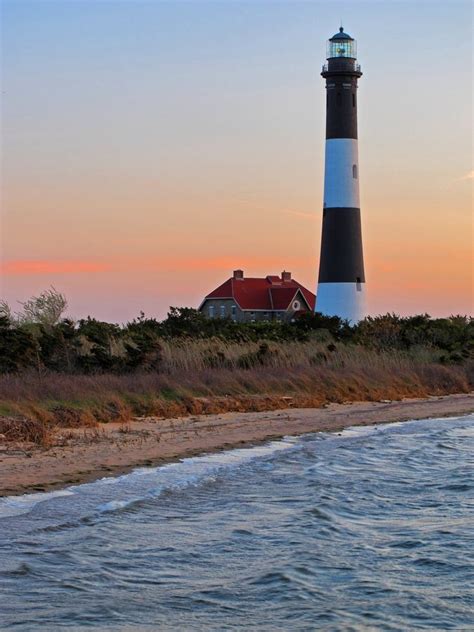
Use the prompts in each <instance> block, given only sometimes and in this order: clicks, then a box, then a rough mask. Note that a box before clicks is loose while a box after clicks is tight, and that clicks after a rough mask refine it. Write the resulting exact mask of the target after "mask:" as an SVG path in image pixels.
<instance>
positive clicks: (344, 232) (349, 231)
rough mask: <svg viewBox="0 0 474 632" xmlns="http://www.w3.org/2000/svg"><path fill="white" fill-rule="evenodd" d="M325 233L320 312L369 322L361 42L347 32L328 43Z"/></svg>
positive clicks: (320, 279) (321, 263) (324, 74)
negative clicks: (364, 239)
mask: <svg viewBox="0 0 474 632" xmlns="http://www.w3.org/2000/svg"><path fill="white" fill-rule="evenodd" d="M321 75H322V76H323V77H324V78H325V79H326V99H327V100H326V161H325V173H324V208H323V232H322V239H321V258H320V263H319V279H318V290H317V294H316V311H317V312H322V313H323V314H325V315H328V316H340V317H341V318H346V319H348V320H350V321H351V322H352V323H356V322H357V321H359V320H361V319H362V318H364V316H365V315H366V314H365V276H364V257H363V252H362V231H361V222H360V202H359V161H358V151H357V80H358V79H359V77H361V76H362V72H361V71H360V66H359V65H358V64H357V63H356V42H355V40H354V39H353V38H352V37H351V36H350V35H347V33H344V29H343V28H342V26H341V28H340V29H339V33H336V35H334V36H333V37H331V39H330V40H329V41H328V48H327V63H326V64H325V65H324V66H323V71H322V73H321Z"/></svg>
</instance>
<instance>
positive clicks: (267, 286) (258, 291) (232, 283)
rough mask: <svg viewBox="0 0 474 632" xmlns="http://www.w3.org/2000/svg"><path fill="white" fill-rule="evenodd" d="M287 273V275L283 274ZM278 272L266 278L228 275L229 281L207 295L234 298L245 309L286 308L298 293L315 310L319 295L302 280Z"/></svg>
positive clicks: (283, 309)
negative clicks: (302, 282) (301, 281)
mask: <svg viewBox="0 0 474 632" xmlns="http://www.w3.org/2000/svg"><path fill="white" fill-rule="evenodd" d="M282 276H283V275H282ZM289 276H290V275H289V273H286V278H285V280H282V278H280V277H278V276H267V277H265V278H264V279H252V278H235V274H234V277H231V278H230V279H227V281H225V283H223V284H222V285H220V286H219V287H218V288H216V289H215V290H214V291H213V292H211V293H210V294H208V295H207V296H206V298H205V299H204V300H206V299H209V298H221V299H233V300H234V301H235V303H236V304H237V305H238V306H239V307H240V308H241V309H244V310H265V311H272V310H278V311H285V310H287V309H288V308H289V307H290V305H291V303H292V301H293V300H294V299H295V298H297V294H299V295H300V298H301V296H302V297H303V299H304V301H305V302H306V303H307V306H308V309H310V310H311V311H313V310H314V305H315V302H316V296H315V295H314V294H313V293H312V292H310V291H309V290H307V289H306V288H305V287H303V286H302V285H301V284H300V283H298V281H295V280H294V279H291V278H288V277H289Z"/></svg>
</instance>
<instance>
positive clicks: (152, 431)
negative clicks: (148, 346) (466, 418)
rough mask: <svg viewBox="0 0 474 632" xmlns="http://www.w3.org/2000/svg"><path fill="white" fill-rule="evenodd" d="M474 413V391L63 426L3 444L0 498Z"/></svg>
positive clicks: (0, 469)
mask: <svg viewBox="0 0 474 632" xmlns="http://www.w3.org/2000/svg"><path fill="white" fill-rule="evenodd" d="M472 412H474V393H469V394H457V395H444V396H432V397H428V398H423V399H414V398H413V399H403V400H400V401H389V400H382V401H378V402H351V403H349V402H347V403H343V404H334V403H333V404H328V405H325V406H324V407H321V408H288V409H283V410H274V411H269V412H250V413H225V414H214V415H191V416H189V417H180V418H175V419H160V418H156V417H146V418H135V419H133V420H131V421H130V422H127V423H125V424H124V423H108V424H103V425H101V427H100V428H99V429H96V428H92V429H84V428H81V429H76V430H70V429H64V430H63V431H62V432H61V433H60V434H59V436H58V438H57V442H56V445H54V446H52V447H50V448H47V449H45V448H41V447H37V446H31V445H25V444H1V443H0V497H1V496H15V495H20V494H25V493H32V492H46V491H52V490H56V489H61V488H65V487H69V486H71V485H78V484H81V483H87V482H91V481H93V480H97V479H100V478H104V477H111V476H120V475H121V474H124V473H126V472H129V471H131V470H133V469H135V468H137V467H144V466H155V467H156V466H158V465H162V464H165V463H169V462H173V461H178V460H180V459H181V458H185V457H190V456H196V455H198V454H204V453H210V452H216V451H220V450H229V449H232V448H237V447H245V446H251V445H255V444H258V443H261V442H264V441H269V440H275V439H279V438H282V437H284V436H287V435H302V434H306V433H311V432H337V431H341V430H343V429H344V428H347V427H349V426H369V425H376V424H384V423H391V422H401V421H409V420H415V419H425V418H437V417H455V416H459V415H464V414H469V413H472Z"/></svg>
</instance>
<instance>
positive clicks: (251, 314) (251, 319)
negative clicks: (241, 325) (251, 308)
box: [250, 312, 255, 323]
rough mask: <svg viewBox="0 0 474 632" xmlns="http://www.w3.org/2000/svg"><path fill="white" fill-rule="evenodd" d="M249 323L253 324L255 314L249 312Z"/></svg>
mask: <svg viewBox="0 0 474 632" xmlns="http://www.w3.org/2000/svg"><path fill="white" fill-rule="evenodd" d="M250 322H252V323H254V322H255V312H250Z"/></svg>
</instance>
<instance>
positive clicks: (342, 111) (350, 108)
mask: <svg viewBox="0 0 474 632" xmlns="http://www.w3.org/2000/svg"><path fill="white" fill-rule="evenodd" d="M326 104H327V107H326V112H327V114H326V138H357V79H354V78H352V77H344V76H343V77H337V78H330V79H327V80H326Z"/></svg>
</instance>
